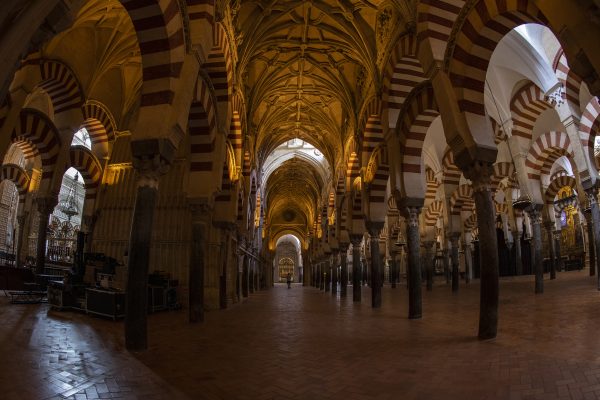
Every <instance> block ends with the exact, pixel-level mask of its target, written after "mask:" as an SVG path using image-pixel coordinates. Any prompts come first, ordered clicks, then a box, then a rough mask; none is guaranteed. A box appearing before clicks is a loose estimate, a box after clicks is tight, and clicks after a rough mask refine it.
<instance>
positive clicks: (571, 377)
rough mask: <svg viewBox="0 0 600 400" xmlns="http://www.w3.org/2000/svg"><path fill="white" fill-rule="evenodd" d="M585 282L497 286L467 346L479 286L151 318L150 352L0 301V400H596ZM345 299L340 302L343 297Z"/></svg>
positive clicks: (105, 330)
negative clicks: (411, 296) (486, 334)
mask: <svg viewBox="0 0 600 400" xmlns="http://www.w3.org/2000/svg"><path fill="white" fill-rule="evenodd" d="M587 274H588V272H587V271H581V272H568V273H560V274H559V275H558V279H557V280H555V281H549V280H546V281H545V285H546V293H545V294H543V295H537V296H536V295H534V294H533V282H532V279H533V278H532V277H520V278H509V279H503V280H502V281H501V306H500V331H499V336H498V339H497V340H495V341H490V342H479V341H477V340H476V339H475V335H476V331H477V315H478V298H479V297H478V294H479V292H478V290H479V287H478V285H477V284H476V283H475V284H471V285H469V286H465V285H464V284H462V282H461V288H460V292H459V293H458V294H455V295H453V294H452V293H451V292H450V288H449V287H447V286H446V285H445V284H443V283H442V282H439V283H437V284H436V286H435V287H434V291H433V292H430V293H428V292H426V291H424V292H423V294H424V318H423V319H422V320H420V321H409V320H407V319H406V313H407V304H406V303H407V293H406V289H405V287H400V288H397V289H391V288H389V287H386V288H384V291H383V306H382V308H381V309H379V310H372V309H371V307H370V293H369V290H368V289H363V299H364V301H363V303H362V304H353V303H352V299H351V297H349V298H346V299H344V300H342V301H340V299H339V298H334V297H333V296H332V295H331V293H322V292H319V291H318V290H317V289H314V288H302V287H300V286H294V287H293V288H292V289H291V290H288V289H286V288H285V287H284V286H277V287H276V288H274V289H273V290H270V291H265V292H259V293H255V294H253V295H251V297H250V299H249V300H247V301H245V302H244V303H243V304H241V305H237V306H234V307H232V308H230V309H228V310H226V311H215V312H210V313H208V315H207V319H206V322H205V323H204V324H203V325H195V326H190V325H188V324H187V323H186V322H185V318H186V313H185V311H180V312H170V313H162V314H154V315H151V316H150V320H149V324H150V330H151V334H150V343H151V348H150V349H149V351H147V352H145V353H143V354H137V355H132V354H129V353H127V352H126V351H124V350H123V337H122V336H123V334H122V332H123V325H122V323H119V322H112V321H107V320H103V319H98V318H93V317H88V316H86V315H83V314H77V313H70V312H55V311H48V306H47V305H10V304H8V298H5V297H0V355H1V358H0V360H1V362H0V399H47V398H52V399H55V398H56V399H63V398H69V399H96V398H113V399H114V398H126V399H130V398H131V399H178V398H192V399H227V400H228V399H309V400H311V399H338V398H340V399H341V398H343V399H595V398H600V340H599V337H600V292H598V291H597V290H596V289H595V278H590V277H589V276H587ZM349 293H351V292H349Z"/></svg>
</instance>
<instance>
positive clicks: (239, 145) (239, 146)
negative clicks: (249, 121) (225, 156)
mask: <svg viewBox="0 0 600 400" xmlns="http://www.w3.org/2000/svg"><path fill="white" fill-rule="evenodd" d="M227 140H229V143H231V148H232V149H233V153H234V155H235V164H236V166H239V167H241V165H242V150H243V137H242V122H241V120H240V114H239V113H238V112H237V111H234V112H233V113H232V114H231V125H230V127H229V134H228V135H227Z"/></svg>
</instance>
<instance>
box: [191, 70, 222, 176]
mask: <svg viewBox="0 0 600 400" xmlns="http://www.w3.org/2000/svg"><path fill="white" fill-rule="evenodd" d="M188 129H189V133H190V171H191V172H211V171H212V170H213V158H214V157H213V154H212V153H213V151H214V149H215V139H216V131H217V120H216V108H215V102H214V100H213V97H212V95H211V92H210V87H209V86H208V84H207V83H206V82H205V81H204V79H202V78H201V77H200V78H199V79H198V83H197V88H196V96H195V98H194V101H193V102H192V104H191V106H190V114H189V124H188Z"/></svg>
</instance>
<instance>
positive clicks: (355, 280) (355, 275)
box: [350, 235, 363, 302]
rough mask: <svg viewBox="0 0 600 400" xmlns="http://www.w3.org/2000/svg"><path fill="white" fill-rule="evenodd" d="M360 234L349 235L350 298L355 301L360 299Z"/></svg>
mask: <svg viewBox="0 0 600 400" xmlns="http://www.w3.org/2000/svg"><path fill="white" fill-rule="evenodd" d="M362 238H363V236H362V235H351V237H350V241H351V242H352V300H353V301H355V302H360V301H361V297H362V296H361V287H360V286H361V285H360V284H361V279H362V271H361V269H360V243H361V241H362Z"/></svg>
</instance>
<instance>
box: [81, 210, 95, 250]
mask: <svg viewBox="0 0 600 400" xmlns="http://www.w3.org/2000/svg"><path fill="white" fill-rule="evenodd" d="M98 216H99V211H96V212H95V213H94V214H93V215H84V216H83V218H82V221H81V222H82V225H83V227H84V231H85V251H86V252H88V253H89V252H91V251H92V242H93V241H94V228H95V227H96V222H97V221H98Z"/></svg>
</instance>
